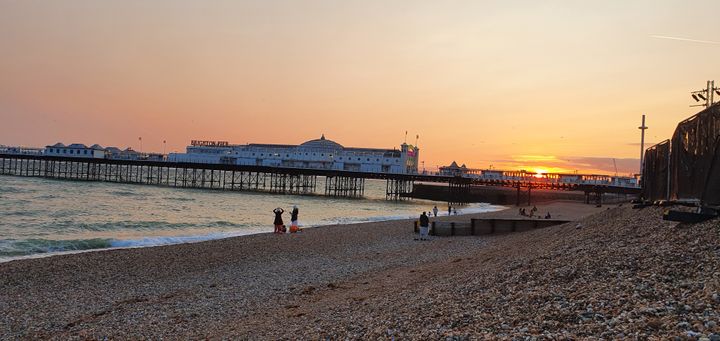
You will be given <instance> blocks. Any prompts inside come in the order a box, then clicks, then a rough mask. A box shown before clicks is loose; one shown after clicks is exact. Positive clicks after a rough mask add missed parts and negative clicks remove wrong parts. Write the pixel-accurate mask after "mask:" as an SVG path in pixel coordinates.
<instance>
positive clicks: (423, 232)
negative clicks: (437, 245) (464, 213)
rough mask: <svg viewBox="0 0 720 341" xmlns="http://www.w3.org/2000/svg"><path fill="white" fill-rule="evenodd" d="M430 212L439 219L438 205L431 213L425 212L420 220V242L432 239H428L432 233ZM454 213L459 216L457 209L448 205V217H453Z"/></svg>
mask: <svg viewBox="0 0 720 341" xmlns="http://www.w3.org/2000/svg"><path fill="white" fill-rule="evenodd" d="M430 212H432V215H433V216H434V217H437V216H438V212H440V210H438V207H437V205H435V207H433V208H432V210H431V211H429V212H423V213H422V214H421V215H420V219H419V227H420V239H419V240H430V237H428V235H429V233H430V217H429V215H430ZM453 213H454V214H455V215H457V214H458V211H457V208H455V207H452V206H450V205H449V204H448V216H450V215H452V214H453ZM415 240H418V239H415Z"/></svg>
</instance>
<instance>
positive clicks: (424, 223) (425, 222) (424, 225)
mask: <svg viewBox="0 0 720 341" xmlns="http://www.w3.org/2000/svg"><path fill="white" fill-rule="evenodd" d="M428 232H430V218H428V216H427V214H425V212H423V213H422V214H421V215H420V240H429V239H428Z"/></svg>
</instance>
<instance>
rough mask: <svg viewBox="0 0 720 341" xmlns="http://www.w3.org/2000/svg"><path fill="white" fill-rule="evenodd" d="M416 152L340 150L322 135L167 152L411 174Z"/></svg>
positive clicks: (186, 157)
mask: <svg viewBox="0 0 720 341" xmlns="http://www.w3.org/2000/svg"><path fill="white" fill-rule="evenodd" d="M419 152H420V150H419V149H418V148H417V147H415V146H412V145H409V144H407V143H403V144H401V145H400V149H377V148H350V147H343V146H342V145H340V144H339V143H337V142H334V141H331V140H328V139H326V138H325V135H323V136H321V137H320V138H319V139H315V140H310V141H307V142H304V143H302V144H300V145H285V144H257V143H250V144H246V145H231V144H229V143H228V142H225V141H192V143H191V145H190V146H188V147H187V152H186V153H171V154H170V155H168V161H175V162H192V163H222V164H236V165H253V166H272V167H292V168H313V169H332V170H346V171H355V172H375V173H396V174H415V173H417V171H418V156H419Z"/></svg>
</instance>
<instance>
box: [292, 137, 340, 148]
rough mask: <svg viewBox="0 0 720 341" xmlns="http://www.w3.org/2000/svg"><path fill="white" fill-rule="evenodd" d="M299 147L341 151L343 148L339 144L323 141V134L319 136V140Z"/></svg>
mask: <svg viewBox="0 0 720 341" xmlns="http://www.w3.org/2000/svg"><path fill="white" fill-rule="evenodd" d="M300 147H304V148H316V149H343V146H342V145H340V144H339V143H337V142H335V141H331V140H327V139H325V134H323V135H322V136H320V138H319V139H315V140H310V141H307V142H304V143H303V144H301V145H300Z"/></svg>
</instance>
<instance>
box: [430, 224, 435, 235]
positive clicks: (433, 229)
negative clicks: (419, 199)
mask: <svg viewBox="0 0 720 341" xmlns="http://www.w3.org/2000/svg"><path fill="white" fill-rule="evenodd" d="M430 235H431V236H434V235H435V222H434V221H433V222H432V228H431V229H430Z"/></svg>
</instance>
